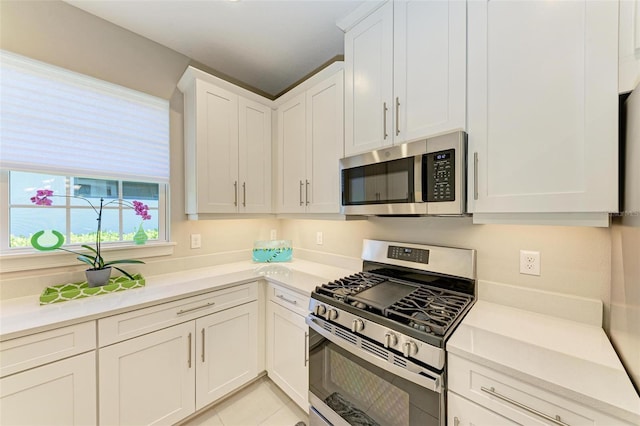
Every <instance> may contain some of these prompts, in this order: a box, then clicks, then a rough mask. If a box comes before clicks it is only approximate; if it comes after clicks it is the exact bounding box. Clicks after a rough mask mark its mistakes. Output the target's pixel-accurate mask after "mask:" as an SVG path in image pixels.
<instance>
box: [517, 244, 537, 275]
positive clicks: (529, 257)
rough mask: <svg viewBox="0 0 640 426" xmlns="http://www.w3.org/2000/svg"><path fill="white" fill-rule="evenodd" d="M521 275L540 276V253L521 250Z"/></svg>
mask: <svg viewBox="0 0 640 426" xmlns="http://www.w3.org/2000/svg"><path fill="white" fill-rule="evenodd" d="M520 273H521V274H526V275H536V276H540V252H539V251H531V250H520Z"/></svg>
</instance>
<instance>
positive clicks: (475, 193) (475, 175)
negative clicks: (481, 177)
mask: <svg viewBox="0 0 640 426" xmlns="http://www.w3.org/2000/svg"><path fill="white" fill-rule="evenodd" d="M473 199H474V200H477V199H478V153H477V152H474V153H473Z"/></svg>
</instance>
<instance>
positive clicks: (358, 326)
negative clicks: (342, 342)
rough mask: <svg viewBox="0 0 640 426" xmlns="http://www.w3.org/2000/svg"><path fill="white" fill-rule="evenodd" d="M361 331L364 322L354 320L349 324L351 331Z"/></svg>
mask: <svg viewBox="0 0 640 426" xmlns="http://www.w3.org/2000/svg"><path fill="white" fill-rule="evenodd" d="M362 330H364V322H362V320H361V319H354V320H353V322H352V323H351V331H353V332H354V333H358V332H360V331H362Z"/></svg>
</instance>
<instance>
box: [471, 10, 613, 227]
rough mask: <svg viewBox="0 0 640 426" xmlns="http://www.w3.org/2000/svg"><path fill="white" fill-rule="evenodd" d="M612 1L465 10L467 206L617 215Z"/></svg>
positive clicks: (486, 210)
mask: <svg viewBox="0 0 640 426" xmlns="http://www.w3.org/2000/svg"><path fill="white" fill-rule="evenodd" d="M617 23H618V3H617V2H607V1H588V0H586V1H570V2H542V1H522V2H520V1H518V2H513V1H491V2H488V1H479V0H478V1H473V2H469V4H468V67H467V69H468V110H467V111H468V134H469V136H468V137H469V173H468V176H469V181H468V182H469V191H468V194H469V200H468V201H469V202H468V205H469V208H470V209H471V211H472V212H474V221H476V220H477V219H479V218H480V219H481V216H482V215H477V214H482V213H566V212H568V213H600V217H602V218H603V220H607V219H606V218H607V212H612V211H616V210H617V208H618V96H617V93H618V91H617V82H618V70H617V64H618V53H617V52H618V25H617Z"/></svg>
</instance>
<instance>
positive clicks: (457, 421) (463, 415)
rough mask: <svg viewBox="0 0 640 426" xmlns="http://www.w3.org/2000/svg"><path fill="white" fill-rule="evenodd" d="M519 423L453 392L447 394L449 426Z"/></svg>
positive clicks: (502, 425)
mask: <svg viewBox="0 0 640 426" xmlns="http://www.w3.org/2000/svg"><path fill="white" fill-rule="evenodd" d="M517 424H519V423H516V422H513V421H511V420H509V419H507V418H506V417H502V416H500V415H498V414H496V413H494V412H493V411H490V410H487V409H486V408H484V407H482V406H480V405H478V404H476V403H474V402H471V401H469V400H467V399H465V398H462V397H461V396H458V395H457V394H455V393H453V392H447V426H484V425H492V426H513V425H517Z"/></svg>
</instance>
